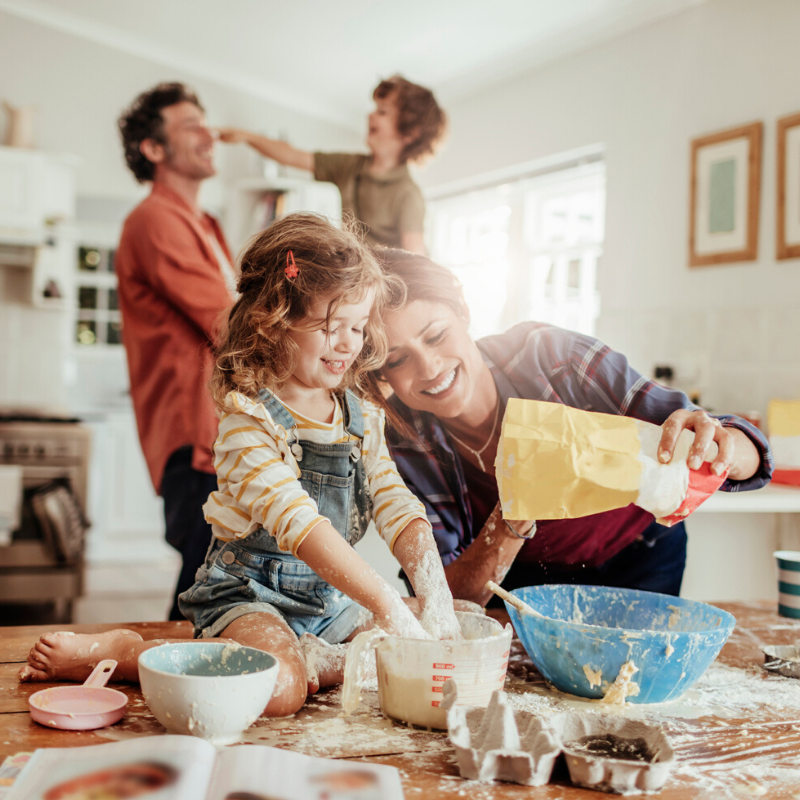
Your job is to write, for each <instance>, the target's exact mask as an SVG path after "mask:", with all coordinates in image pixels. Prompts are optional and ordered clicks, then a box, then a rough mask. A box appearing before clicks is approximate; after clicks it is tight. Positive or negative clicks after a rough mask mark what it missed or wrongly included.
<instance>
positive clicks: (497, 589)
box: [486, 581, 542, 617]
mask: <svg viewBox="0 0 800 800" xmlns="http://www.w3.org/2000/svg"><path fill="white" fill-rule="evenodd" d="M486 588H487V589H488V590H489V591H490V592H494V593H495V594H496V595H497V596H498V597H500V598H501V599H503V600H505V601H506V602H507V603H511V605H512V606H514V608H516V609H517V610H519V611H521V612H522V613H523V614H528V615H529V616H531V617H541V616H542V615H541V614H540V613H539V612H538V611H536V609H534V608H531V606H529V605H528V604H527V603H526V602H525V601H524V600H520V599H519V597H515V596H514V595H513V594H509V593H508V592H507V591H506V590H505V589H503V587H502V586H498V585H497V584H496V583H495V582H494V581H486Z"/></svg>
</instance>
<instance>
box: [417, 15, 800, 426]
mask: <svg viewBox="0 0 800 800" xmlns="http://www.w3.org/2000/svg"><path fill="white" fill-rule="evenodd" d="M798 31H800V3H797V2H796V0H759V2H752V0H710V1H709V2H708V3H705V4H702V5H699V6H697V7H695V8H693V9H692V10H689V11H686V12H683V13H681V14H678V15H676V16H673V17H670V18H667V19H665V20H663V21H660V22H658V23H655V24H653V25H650V26H648V27H646V28H642V29H640V30H638V31H635V32H633V33H630V34H628V35H625V36H623V37H620V38H618V39H615V40H613V41H610V42H607V43H605V44H603V45H602V46H598V47H596V48H594V49H592V50H590V51H586V52H584V53H581V54H577V55H573V56H570V57H567V58H564V59H563V60H561V61H558V62H554V63H552V64H550V65H548V66H546V67H544V68H540V69H538V70H535V71H533V72H531V73H529V74H525V75H521V76H520V77H519V78H517V79H516V80H514V81H511V82H508V83H506V84H504V85H502V86H499V87H496V88H494V89H492V90H490V91H485V92H481V93H479V94H476V95H474V96H472V97H469V98H468V99H466V100H464V101H462V102H459V103H457V104H454V105H451V106H450V107H449V108H448V110H449V112H450V117H451V130H452V134H451V138H450V141H449V144H448V146H447V148H446V149H445V151H444V152H442V153H441V154H440V155H439V157H438V158H437V159H436V160H435V161H434V162H433V163H432V164H431V165H430V166H429V167H428V168H427V169H426V170H423V171H422V172H421V173H420V176H419V177H420V181H421V183H422V184H423V185H424V186H425V187H428V188H432V187H435V186H437V185H439V184H444V183H448V182H450V181H453V180H457V179H461V178H464V177H465V176H468V175H477V174H480V173H484V172H488V171H491V170H495V169H499V168H503V167H508V166H510V165H513V164H515V163H523V162H526V161H530V160H532V159H536V158H539V157H543V156H548V155H551V154H554V153H558V152H561V151H566V150H569V149H572V148H576V147H580V146H583V145H589V144H593V143H596V142H602V143H604V144H605V146H606V153H607V167H608V199H607V227H606V244H605V254H604V257H603V260H602V264H601V267H600V275H599V288H600V291H601V297H602V305H601V315H600V319H599V324H598V334H599V336H600V338H602V339H604V340H605V341H607V342H608V344H610V345H611V346H612V347H615V348H616V349H618V350H621V351H622V352H624V353H626V354H627V355H628V356H629V358H630V360H631V362H632V363H633V365H634V366H635V367H637V368H638V369H639V370H640V371H643V372H646V373H649V372H650V371H651V369H652V366H653V364H655V363H673V364H674V365H676V366H677V367H678V369H679V372H682V373H683V377H684V381H685V383H686V388H690V387H689V384H691V385H692V386H694V387H696V388H699V389H700V390H701V391H702V401H703V402H704V403H706V404H708V405H710V406H711V407H713V408H714V409H718V410H729V411H747V410H749V409H756V410H759V411H761V412H762V413H763V412H764V411H765V409H766V403H767V400H768V398H769V397H771V396H792V395H793V396H798V395H800V260H793V261H783V262H776V260H775V256H774V253H775V237H774V230H775V130H776V125H775V121H776V119H777V118H778V117H780V116H784V115H786V114H790V113H794V112H798V111H800V93H798V91H797V81H798V75H800V47H798V44H797V32H798ZM754 120H762V121H763V122H764V124H765V130H764V133H765V141H764V150H763V165H762V175H763V178H762V195H761V224H760V237H759V259H758V261H757V262H752V263H744V264H738V265H730V266H715V267H703V268H695V269H691V270H690V269H689V268H688V266H687V241H688V197H689V142H690V140H691V139H692V138H694V137H696V136H699V135H702V134H705V133H709V132H713V131H716V130H720V129H725V128H729V127H734V126H737V125H740V124H744V123H748V122H752V121H754Z"/></svg>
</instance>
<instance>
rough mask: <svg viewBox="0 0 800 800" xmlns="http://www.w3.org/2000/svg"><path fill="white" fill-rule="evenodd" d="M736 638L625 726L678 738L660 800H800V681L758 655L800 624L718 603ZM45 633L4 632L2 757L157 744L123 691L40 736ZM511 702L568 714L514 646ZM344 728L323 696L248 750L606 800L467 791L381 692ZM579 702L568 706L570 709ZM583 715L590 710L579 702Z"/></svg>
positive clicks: (436, 737) (415, 796) (446, 797)
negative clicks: (395, 716)
mask: <svg viewBox="0 0 800 800" xmlns="http://www.w3.org/2000/svg"><path fill="white" fill-rule="evenodd" d="M719 605H720V607H722V608H725V609H726V610H728V611H730V612H731V613H733V614H734V616H735V617H736V618H737V626H736V629H735V630H734V632H733V634H732V635H731V637H730V639H729V640H728V643H727V644H726V645H725V647H724V648H723V650H722V653H721V654H720V657H719V658H718V659H717V661H716V662H715V663H714V664H713V665H712V667H711V668H710V669H709V671H708V672H707V673H706V675H705V676H704V677H703V678H702V679H701V681H700V683H699V684H698V685H697V686H696V687H695V688H694V689H691V690H689V692H687V693H686V694H685V695H684V697H683V698H681V700H679V701H676V703H673V704H669V705H663V706H650V707H643V706H639V707H635V706H629V707H628V708H627V709H626V711H625V713H626V714H638V715H641V714H642V713H644V714H646V715H647V716H648V718H651V719H654V720H657V721H659V722H660V723H661V724H662V725H663V726H664V728H665V729H666V731H667V734H668V735H669V736H670V739H671V741H672V744H673V747H674V748H675V750H676V753H677V757H678V763H677V764H676V765H675V767H674V769H673V773H672V776H671V777H670V779H669V780H668V782H667V784H666V786H665V788H664V789H663V790H662V792H661V793H660V794H659V795H658V797H659V798H660V799H661V800H689V798H706V797H711V796H713V797H714V798H715V800H742V797H746V796H750V797H754V796H755V797H758V796H768V797H770V798H791V797H797V796H798V795H800V767H799V766H798V765H797V753H798V751H800V681H795V680H792V679H790V678H780V677H776V676H768V675H767V673H765V672H764V671H763V669H762V668H761V664H762V663H763V655H762V654H761V652H760V647H759V644H760V643H764V644H788V643H794V642H796V641H797V639H798V637H800V622H798V621H794V620H789V619H785V618H782V617H779V616H777V614H776V613H775V606H774V604H772V603H768V602H754V603H742V602H737V603H720V604H719ZM111 627H114V626H111V625H92V626H88V625H84V626H80V625H76V626H69V629H71V630H75V631H77V632H93V631H100V630H108V629H109V628H111ZM128 627H131V628H133V629H135V630H137V631H138V632H139V633H140V634H141V635H142V636H143V637H144V638H146V639H151V638H161V637H166V636H168V637H172V638H176V637H186V638H188V637H189V636H190V628H189V625H188V623H185V622H180V623H178V622H162V623H137V624H132V625H129V626H128ZM44 630H45V628H42V627H37V626H29V627H24V628H0V757H5V756H7V755H11V754H13V753H17V752H20V751H26V750H27V751H30V750H33V749H35V748H37V747H56V746H59V747H79V746H82V745H88V744H100V743H103V742H108V741H119V740H122V739H129V738H132V737H137V736H157V735H160V734H163V732H164V729H163V728H162V727H161V726H160V725H159V724H158V723H157V722H156V721H155V719H154V718H153V717H152V715H151V714H150V712H149V710H148V708H147V706H146V705H145V704H144V701H143V699H142V695H141V692H140V691H139V688H138V687H134V686H128V685H124V684H115V687H116V688H119V689H121V690H122V691H124V692H125V693H126V694H127V695H128V696H129V698H130V702H129V705H128V710H127V714H126V716H125V717H124V719H123V720H122V721H121V722H119V723H118V724H117V725H115V726H113V727H111V728H107V729H103V730H100V731H89V732H83V733H79V732H69V731H55V730H50V729H47V728H44V727H42V726H40V725H37V724H36V723H35V722H33V721H32V720H31V719H30V716H29V715H28V713H27V698H28V696H29V695H30V694H31V693H33V692H34V691H38V690H39V689H41V688H43V687H44V686H45V685H47V684H35V685H33V684H24V685H20V684H18V683H17V681H16V672H17V670H18V669H19V666H20V664H21V663H22V662H23V661H24V659H25V657H26V654H27V652H28V650H29V648H30V647H31V645H32V644H33V643H34V642H35V641H36V639H37V637H38V636H39V635H40V634H41V633H42V632H43V631H44ZM506 690H507V691H508V692H509V693H512V694H514V695H515V696H516V697H517V699H519V697H523V698H525V697H528V698H532V699H535V700H536V701H537V702H561V703H563V702H564V701H565V700H568V698H567V696H565V695H558V694H557V693H554V692H552V691H550V690H549V689H548V688H547V687H546V685H545V684H544V681H543V680H542V678H541V676H540V675H539V674H538V672H536V670H535V669H534V668H533V666H532V665H531V663H530V661H529V659H528V657H527V655H525V653H524V652H523V651H522V650H521V648H520V647H519V643H518V642H517V641H516V640H515V643H514V648H513V650H512V657H511V663H510V667H509V677H508V680H507V684H506ZM365 694H366V695H367V697H366V702H365V703H364V704H363V705H362V708H361V709H360V710H359V712H357V713H356V714H355V715H354V716H352V717H350V718H347V724H346V725H345V726H343V725H342V718H341V717H340V713H341V712H340V705H339V700H340V690H339V689H338V688H337V689H332V690H328V691H324V692H320V693H319V694H318V695H316V696H315V697H314V698H312V699H311V700H310V701H309V702H308V703H307V704H306V705H305V706H304V708H303V709H301V711H300V712H299V713H298V714H296V715H295V716H293V717H291V718H287V719H266V718H262V719H261V720H259V721H258V722H257V723H256V725H255V726H254V727H253V728H251V729H250V730H249V731H247V732H246V733H245V734H243V736H242V742H243V743H245V742H247V743H253V744H268V745H272V746H276V747H280V748H284V749H288V750H295V751H299V752H307V753H312V754H314V755H318V756H328V757H332V758H354V759H355V758H362V759H366V760H369V761H373V762H376V763H384V764H391V765H393V766H395V767H397V768H398V769H399V770H400V774H401V778H402V782H403V789H404V791H405V796H406V798H408V800H434V798H436V800H439V798H441V799H442V800H462V799H463V798H464V797H465V796H469V797H471V798H479V800H506V799H508V800H510V799H511V798H548V799H549V800H556V798H559V800H560V799H561V798H563V799H564V800H589V798H592V799H593V800H598V798H601V797H603V795H602V794H598V793H597V792H593V791H588V790H584V789H578V788H575V787H572V786H570V785H568V784H566V783H564V782H563V781H557V782H555V783H553V784H550V785H548V786H543V787H539V788H529V787H523V786H517V785H514V784H507V783H497V784H483V783H475V782H467V781H464V780H462V779H461V778H460V777H459V775H458V771H457V768H456V766H455V764H454V760H453V751H452V748H451V747H450V745H449V742H448V740H447V737H446V736H444V735H442V734H435V733H422V732H417V731H410V730H408V729H406V728H404V727H402V726H398V725H394V724H392V723H391V722H389V721H388V720H386V719H384V718H383V717H382V716H381V714H380V712H379V710H378V708H377V699H376V696H375V692H374V691H373V692H366V693H365ZM570 702H571V701H570ZM576 702H578V703H580V704H581V705H582V706H584V707H590V704H589V703H588V702H584V701H576Z"/></svg>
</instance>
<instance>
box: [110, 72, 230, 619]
mask: <svg viewBox="0 0 800 800" xmlns="http://www.w3.org/2000/svg"><path fill="white" fill-rule="evenodd" d="M119 130H120V134H121V136H122V144H123V147H124V150H125V160H126V162H127V164H128V167H129V168H130V170H131V172H132V173H133V175H134V177H135V178H136V180H137V181H139V182H140V183H150V184H151V185H152V190H151V192H150V194H149V196H148V197H147V198H146V199H145V200H143V201H142V202H141V203H140V204H139V205H138V206H137V207H136V208H135V209H134V210H133V211H132V212H131V214H130V216H129V217H128V218H127V219H126V220H125V225H124V227H123V230H122V238H121V240H120V243H119V249H118V250H117V256H116V269H117V276H118V279H119V303H120V309H121V311H122V322H123V343H124V345H125V351H126V353H127V357H128V372H129V375H130V387H131V398H132V400H133V408H134V411H135V413H136V422H137V426H138V430H139V440H140V442H141V445H142V451H143V452H144V457H145V461H146V462H147V467H148V469H149V471H150V477H151V479H152V481H153V486H154V488H155V490H156V492H157V493H158V494H159V495H161V496H162V497H163V498H164V516H165V520H166V536H167V541H168V542H169V543H170V544H171V545H172V546H173V547H175V548H176V549H177V550H178V551H179V552H180V553H181V556H182V559H183V566H182V568H181V572H180V575H179V578H178V584H177V588H176V591H175V597H176V598H177V595H178V594H180V593H181V592H183V591H184V590H185V589H188V588H189V587H190V586H191V585H192V584H193V583H194V574H195V572H196V571H197V569H198V567H200V565H201V564H202V563H203V560H204V558H205V553H206V550H207V549H208V545H209V543H210V541H211V529H210V526H209V525H208V524H207V523H206V521H205V519H204V518H203V510H202V506H203V503H204V502H205V501H206V499H207V498H208V495H209V493H210V492H212V491H213V490H214V489H216V477H215V473H214V465H213V461H212V454H211V446H212V444H213V442H214V439H215V437H216V434H217V422H218V421H217V418H216V415H215V413H214V409H213V404H212V403H211V399H210V395H209V392H208V389H207V383H208V379H209V377H210V375H211V368H212V366H213V356H212V343H213V339H214V332H215V326H216V324H217V320H218V319H219V318H220V316H221V315H222V313H223V312H224V311H225V310H226V309H227V308H228V306H229V305H230V304H231V302H232V297H233V295H234V293H235V288H234V287H235V282H236V277H235V273H234V270H233V267H232V266H231V258H230V252H229V250H228V246H227V244H226V243H225V239H224V237H223V235H222V230H221V229H220V227H219V224H218V223H217V221H216V220H215V219H214V218H213V217H212V216H210V215H209V214H206V213H205V212H203V210H202V209H201V208H200V205H199V194H200V187H201V185H202V183H203V181H204V180H206V179H207V178H210V177H212V176H213V175H214V174H215V172H216V169H215V167H214V136H213V134H212V132H211V131H210V130H209V128H208V127H207V125H206V121H205V114H204V111H203V107H202V106H201V105H200V102H199V100H198V99H197V96H196V95H195V94H194V93H193V92H192V91H191V90H190V89H188V88H187V87H186V86H184V85H183V84H180V83H162V84H159V85H158V86H156V87H154V88H153V89H150V90H149V91H147V92H144V93H143V94H141V95H139V97H137V98H136V100H134V102H133V103H132V105H131V106H130V107H129V108H128V109H126V110H125V112H123V114H122V116H121V117H120V119H119ZM170 619H182V615H181V614H180V611H179V610H178V606H177V600H176V601H175V602H174V603H173V607H172V610H171V611H170Z"/></svg>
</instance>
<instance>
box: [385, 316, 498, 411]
mask: <svg viewBox="0 0 800 800" xmlns="http://www.w3.org/2000/svg"><path fill="white" fill-rule="evenodd" d="M383 320H384V325H385V327H386V335H387V338H388V340H389V356H388V358H387V360H386V364H385V365H384V367H383V369H382V370H381V372H382V374H383V377H384V378H385V379H386V381H387V382H388V383H389V385H390V386H391V387H392V389H393V391H394V393H395V394H396V395H397V397H398V399H400V400H401V401H402V402H403V403H405V404H406V405H407V406H409V408H414V409H416V410H418V411H429V412H431V413H432V414H435V415H436V416H437V417H440V418H442V419H448V418H451V417H457V416H459V415H460V414H463V413H464V412H465V411H467V410H468V409H469V404H470V401H471V400H472V398H473V394H474V391H475V382H476V380H477V379H478V376H479V374H480V368H481V367H482V366H483V360H482V359H481V355H480V352H479V351H478V348H477V346H476V345H475V342H474V341H473V340H472V337H471V336H470V335H469V332H468V320H467V319H466V316H463V317H462V316H460V315H458V314H456V313H455V311H454V310H453V309H452V308H451V307H450V306H448V305H445V304H444V303H432V302H429V301H426V300H415V301H413V302H411V303H408V305H406V306H404V307H403V308H401V309H398V310H396V311H387V312H384V315H383Z"/></svg>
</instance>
